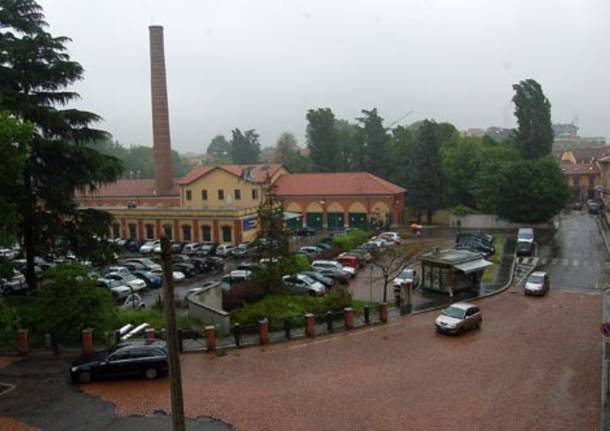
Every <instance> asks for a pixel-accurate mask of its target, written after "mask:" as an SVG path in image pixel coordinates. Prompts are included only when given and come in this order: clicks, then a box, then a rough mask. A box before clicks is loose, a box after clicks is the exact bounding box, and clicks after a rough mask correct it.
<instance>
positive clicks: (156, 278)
mask: <svg viewBox="0 0 610 431" xmlns="http://www.w3.org/2000/svg"><path fill="white" fill-rule="evenodd" d="M131 273H132V274H133V275H135V276H136V277H138V278H139V279H141V280H144V282H145V283H146V287H148V288H149V289H159V288H160V287H161V284H162V280H161V276H160V275H157V274H154V273H152V272H150V271H146V270H137V271H132V272H131Z"/></svg>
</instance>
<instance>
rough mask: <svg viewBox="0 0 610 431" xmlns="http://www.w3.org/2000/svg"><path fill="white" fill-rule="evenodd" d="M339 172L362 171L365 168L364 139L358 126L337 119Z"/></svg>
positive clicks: (337, 167)
mask: <svg viewBox="0 0 610 431" xmlns="http://www.w3.org/2000/svg"><path fill="white" fill-rule="evenodd" d="M335 131H336V132H335V133H336V136H337V151H338V153H337V157H336V158H337V162H336V163H337V166H336V169H337V171H361V170H363V169H364V166H365V161H364V159H365V155H364V139H363V136H362V133H361V130H360V128H359V127H358V125H357V124H353V123H350V122H349V121H346V120H342V119H337V120H336V121H335Z"/></svg>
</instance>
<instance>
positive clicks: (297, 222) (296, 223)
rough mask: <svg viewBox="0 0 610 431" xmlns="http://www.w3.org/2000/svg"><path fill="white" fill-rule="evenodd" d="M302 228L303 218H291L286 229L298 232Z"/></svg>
mask: <svg viewBox="0 0 610 431" xmlns="http://www.w3.org/2000/svg"><path fill="white" fill-rule="evenodd" d="M301 226H303V221H302V220H301V217H295V218H291V219H288V220H287V221H286V227H287V228H288V229H290V230H297V229H299V228H300V227H301Z"/></svg>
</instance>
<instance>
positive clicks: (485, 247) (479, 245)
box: [457, 238, 496, 255]
mask: <svg viewBox="0 0 610 431" xmlns="http://www.w3.org/2000/svg"><path fill="white" fill-rule="evenodd" d="M457 246H458V248H459V247H460V246H465V247H467V248H473V249H475V250H478V251H479V252H481V253H484V254H486V255H492V254H494V253H495V252H496V248H495V247H494V246H493V245H489V244H487V243H485V242H483V241H478V240H476V239H474V238H470V239H467V240H465V241H460V242H459V243H458V244H457Z"/></svg>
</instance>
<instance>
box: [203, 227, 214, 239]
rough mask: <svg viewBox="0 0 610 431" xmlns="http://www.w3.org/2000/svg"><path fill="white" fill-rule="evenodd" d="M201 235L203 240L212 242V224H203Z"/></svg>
mask: <svg viewBox="0 0 610 431" xmlns="http://www.w3.org/2000/svg"><path fill="white" fill-rule="evenodd" d="M201 234H202V235H201V237H202V238H203V241H205V242H210V241H212V229H210V226H201Z"/></svg>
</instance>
